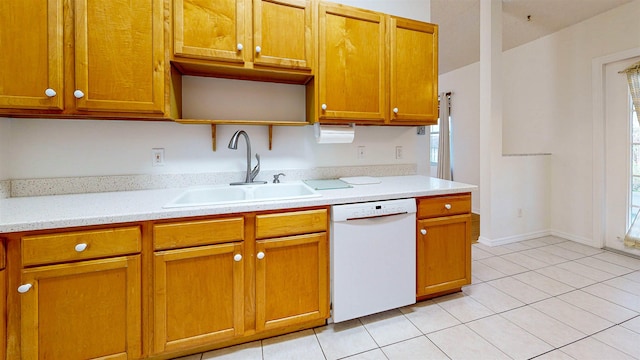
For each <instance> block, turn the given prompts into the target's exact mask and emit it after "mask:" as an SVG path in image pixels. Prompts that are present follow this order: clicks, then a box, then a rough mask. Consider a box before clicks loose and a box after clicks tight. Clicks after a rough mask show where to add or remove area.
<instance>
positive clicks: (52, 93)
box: [44, 88, 58, 97]
mask: <svg viewBox="0 0 640 360" xmlns="http://www.w3.org/2000/svg"><path fill="white" fill-rule="evenodd" d="M44 94H45V95H47V97H54V96H56V95H58V93H56V91H55V90H53V89H52V88H48V89H47V90H45V91H44Z"/></svg>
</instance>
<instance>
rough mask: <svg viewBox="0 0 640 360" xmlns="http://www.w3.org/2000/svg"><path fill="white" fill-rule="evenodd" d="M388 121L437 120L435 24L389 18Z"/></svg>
mask: <svg viewBox="0 0 640 360" xmlns="http://www.w3.org/2000/svg"><path fill="white" fill-rule="evenodd" d="M389 28H390V31H389V33H390V86H389V87H390V104H389V108H390V112H389V118H390V119H391V122H392V123H393V122H397V123H403V122H404V123H410V124H427V125H430V124H435V123H436V122H437V120H438V27H437V25H433V24H428V23H422V22H418V21H411V20H406V19H396V18H391V20H390V26H389Z"/></svg>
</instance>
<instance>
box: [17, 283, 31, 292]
mask: <svg viewBox="0 0 640 360" xmlns="http://www.w3.org/2000/svg"><path fill="white" fill-rule="evenodd" d="M31 286H32V285H31V284H24V285H20V286H18V292H19V293H20V294H24V293H26V292H27V291H29V290H31Z"/></svg>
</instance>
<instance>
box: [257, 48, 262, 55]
mask: <svg viewBox="0 0 640 360" xmlns="http://www.w3.org/2000/svg"><path fill="white" fill-rule="evenodd" d="M260 51H262V48H260V46H256V54H260Z"/></svg>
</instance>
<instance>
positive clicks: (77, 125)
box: [0, 0, 430, 179]
mask: <svg viewBox="0 0 640 360" xmlns="http://www.w3.org/2000/svg"><path fill="white" fill-rule="evenodd" d="M340 2H342V3H347V4H348V3H352V5H355V6H359V7H363V8H369V9H373V10H379V11H385V12H387V13H392V14H394V15H399V16H404V17H410V18H414V19H417V20H423V21H428V19H429V17H430V14H429V9H430V1H417V0H401V1H393V2H391V1H386V0H385V1H383V0H377V1H360V2H358V1H340ZM217 80H218V81H220V80H219V79H208V78H207V79H202V81H195V82H189V81H186V82H185V86H184V89H183V90H184V92H185V93H186V94H188V93H189V92H190V90H192V89H196V88H198V89H204V91H206V93H207V94H209V93H210V92H212V91H213V90H215V89H216V87H217V86H220V84H221V83H220V82H216V81H217ZM247 83H248V85H247ZM263 85H265V84H262V83H254V82H242V81H236V84H234V85H232V87H233V88H235V89H237V90H239V91H240V95H238V96H237V97H236V98H235V99H234V98H232V99H227V100H225V103H224V104H219V107H217V108H216V113H215V114H213V115H212V117H217V116H218V115H221V114H222V115H227V114H225V112H227V113H229V112H231V113H233V114H235V115H236V116H237V117H238V118H245V116H255V114H256V113H259V114H260V116H261V117H260V118H262V119H274V120H291V119H300V116H301V115H302V116H303V115H304V88H303V87H302V86H296V85H281V84H267V85H265V86H263ZM224 86H225V90H227V89H229V85H228V84H227V83H225V85H224ZM204 91H202V90H200V95H202V94H204ZM187 96H188V95H187ZM291 99H296V100H294V101H293V105H292V101H291ZM203 101H204V102H208V101H209V100H207V99H203ZM265 106H266V108H265ZM225 107H226V108H225ZM256 109H260V110H259V111H258V112H256V111H255V110H256ZM183 110H184V111H185V113H186V114H188V113H189V112H190V111H198V109H197V108H196V106H195V105H192V104H189V102H188V101H186V106H185V108H184V109H183ZM241 128H242V129H245V130H246V131H247V132H248V133H249V135H250V138H251V142H252V150H253V152H254V153H255V152H258V153H260V154H261V160H262V164H261V166H262V169H265V170H279V169H310V168H316V167H326V166H352V165H353V166H359V165H387V164H413V163H417V164H418V167H419V168H425V167H428V166H426V165H424V164H428V143H427V144H426V145H425V142H426V141H428V137H427V136H421V137H418V136H417V135H416V133H415V127H376V126H371V127H357V128H356V139H355V140H354V142H353V144H322V145H318V144H316V143H315V138H314V134H313V127H311V126H304V127H297V126H296V127H275V128H274V135H273V137H274V139H273V150H271V151H269V150H268V128H267V127H266V126H232V125H224V126H218V136H217V139H218V144H217V151H216V152H213V151H212V150H211V131H210V127H209V126H207V125H180V124H175V123H171V122H139V121H111V120H109V121H92V120H86V121H85V120H62V119H45V120H43V119H0V134H2V135H0V136H1V137H0V141H1V144H2V145H0V150H2V155H0V165H3V164H5V165H6V164H7V163H8V165H6V166H0V179H2V178H6V179H25V178H44V177H68V176H97V175H122V174H153V173H208V172H217V171H243V170H244V169H245V165H244V162H245V160H244V159H245V152H244V149H239V150H238V151H233V150H229V149H227V148H226V146H227V142H228V141H229V138H230V137H231V135H232V134H233V132H234V131H235V130H237V129H241ZM8 138H10V139H11V144H12V145H11V147H10V148H9V147H8V146H7V145H6V144H7V141H6V139H8ZM398 145H401V146H403V147H404V158H403V159H401V160H397V159H395V147H396V146H398ZM240 146H244V145H242V144H241V145H240ZM357 146H365V148H366V154H365V158H364V159H358V158H357V156H356V148H357ZM152 148H164V149H165V161H166V165H165V166H163V167H152V166H151V149H152ZM418 149H420V150H418ZM7 154H8V155H7ZM421 163H422V165H420V164H421ZM7 169H8V170H7Z"/></svg>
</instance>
